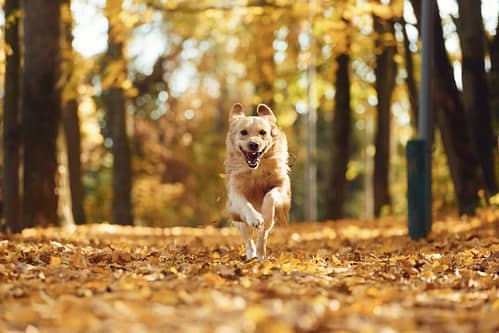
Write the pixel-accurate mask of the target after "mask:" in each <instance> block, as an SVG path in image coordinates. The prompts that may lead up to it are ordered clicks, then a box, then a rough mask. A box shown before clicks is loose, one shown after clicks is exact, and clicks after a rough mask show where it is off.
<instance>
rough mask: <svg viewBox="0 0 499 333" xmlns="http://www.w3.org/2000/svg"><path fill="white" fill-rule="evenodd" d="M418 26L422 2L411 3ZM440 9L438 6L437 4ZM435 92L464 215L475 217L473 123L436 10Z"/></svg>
mask: <svg viewBox="0 0 499 333" xmlns="http://www.w3.org/2000/svg"><path fill="white" fill-rule="evenodd" d="M411 3H412V5H413V8H414V9H415V12H416V16H417V17H418V22H420V16H421V15H420V14H421V12H420V1H419V0H411ZM434 5H435V6H437V4H436V3H435V4H434ZM435 9H436V10H435V43H434V46H435V49H434V61H435V64H434V72H435V75H434V76H433V77H434V89H433V90H434V91H435V96H434V97H435V102H436V105H437V110H436V111H437V112H436V118H437V124H438V127H439V128H440V133H441V135H442V141H443V143H444V148H445V151H446V154H447V159H448V162H449V168H450V173H451V177H452V181H453V184H454V191H455V194H456V202H457V207H458V210H459V213H460V214H474V212H475V209H476V207H477V205H478V202H479V198H478V190H479V188H480V186H481V183H482V181H481V179H480V173H479V167H480V166H479V163H478V160H477V157H476V155H475V151H474V150H473V149H472V146H473V143H472V141H471V135H470V128H469V121H468V119H467V117H466V113H465V111H464V106H463V104H462V102H461V96H460V94H459V90H458V89H457V86H456V83H455V79H454V73H453V69H452V65H451V63H450V61H449V57H448V55H447V50H446V49H445V43H444V38H443V32H442V24H441V19H440V15H439V14H438V13H439V11H438V8H435Z"/></svg>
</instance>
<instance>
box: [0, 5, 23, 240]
mask: <svg viewBox="0 0 499 333" xmlns="http://www.w3.org/2000/svg"><path fill="white" fill-rule="evenodd" d="M4 12H5V22H8V23H7V24H6V25H5V44H6V45H7V46H8V47H9V48H10V52H6V64H5V95H4V97H3V108H4V111H3V154H4V155H3V175H2V176H3V184H4V186H3V199H4V203H3V204H4V208H5V210H4V211H5V221H6V223H7V226H8V228H9V229H10V231H11V232H20V231H21V229H22V225H21V219H20V218H21V215H20V197H19V153H20V151H19V150H20V148H21V133H20V131H21V128H20V122H19V108H20V104H19V101H20V75H21V71H20V60H21V48H20V41H19V20H20V16H19V15H20V4H19V0H6V1H5V7H4Z"/></svg>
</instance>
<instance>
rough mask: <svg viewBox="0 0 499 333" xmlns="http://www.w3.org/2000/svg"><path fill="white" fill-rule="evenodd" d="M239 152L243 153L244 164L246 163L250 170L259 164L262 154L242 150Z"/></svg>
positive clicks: (260, 152)
mask: <svg viewBox="0 0 499 333" xmlns="http://www.w3.org/2000/svg"><path fill="white" fill-rule="evenodd" d="M240 149H241V152H242V153H243V155H244V157H245V158H246V163H248V166H249V167H250V168H252V169H254V168H256V167H257V166H258V164H259V163H260V157H261V156H262V154H263V150H262V151H256V152H250V151H245V150H243V149H242V148H240Z"/></svg>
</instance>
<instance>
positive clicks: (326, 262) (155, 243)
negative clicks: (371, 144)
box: [0, 210, 499, 333]
mask: <svg viewBox="0 0 499 333" xmlns="http://www.w3.org/2000/svg"><path fill="white" fill-rule="evenodd" d="M498 221H499V212H497V211H493V210H485V211H481V212H480V214H479V216H478V217H476V218H467V219H461V220H460V219H458V218H455V217H454V218H451V217H450V218H445V219H443V220H439V221H437V222H435V223H434V226H433V233H432V234H431V236H430V238H429V240H422V241H418V242H414V241H411V240H410V239H409V238H408V236H407V232H406V225H405V221H404V220H403V219H394V218H386V219H381V220H376V221H358V220H348V221H340V222H328V223H303V224H291V225H290V226H287V227H278V228H276V229H275V230H274V231H273V232H272V234H271V236H270V242H269V250H270V255H271V258H269V259H266V260H252V261H249V262H245V261H244V260H243V258H242V254H243V248H242V246H241V244H240V240H239V237H238V234H237V232H236V230H235V228H224V229H216V228H213V227H201V228H167V229H159V228H142V227H120V226H111V225H89V226H81V227H77V228H76V230H73V231H72V232H70V231H67V230H63V229H60V228H52V229H46V230H41V229H29V230H25V231H24V232H23V234H22V235H19V236H15V237H13V238H5V236H3V237H4V238H3V239H2V240H0V332H218V333H229V332H270V333H272V332H274V333H277V332H323V331H343V332H353V331H357V332H397V331H400V332H416V331H417V332H430V331H438V332H493V331H498V330H499V292H498V288H497V286H498V283H499V275H498V272H499V242H498V238H497V232H498V228H499V222H498Z"/></svg>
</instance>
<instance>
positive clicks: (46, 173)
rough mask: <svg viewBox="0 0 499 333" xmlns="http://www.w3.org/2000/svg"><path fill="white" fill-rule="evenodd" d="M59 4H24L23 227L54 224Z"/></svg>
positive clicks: (49, 0) (38, 0)
mask: <svg viewBox="0 0 499 333" xmlns="http://www.w3.org/2000/svg"><path fill="white" fill-rule="evenodd" d="M59 37H60V5H59V2H58V1H53V0H29V1H25V2H24V78H23V87H24V89H23V106H22V121H23V134H24V177H23V181H24V187H23V189H24V191H23V203H22V206H23V212H22V221H23V227H32V226H47V225H49V224H53V223H55V222H56V218H57V193H56V182H55V178H56V172H57V158H56V139H57V130H58V125H59V120H60V113H61V102H60V101H61V96H60V89H59V88H58V86H57V83H58V81H59V78H60V46H59V41H60V38H59Z"/></svg>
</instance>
